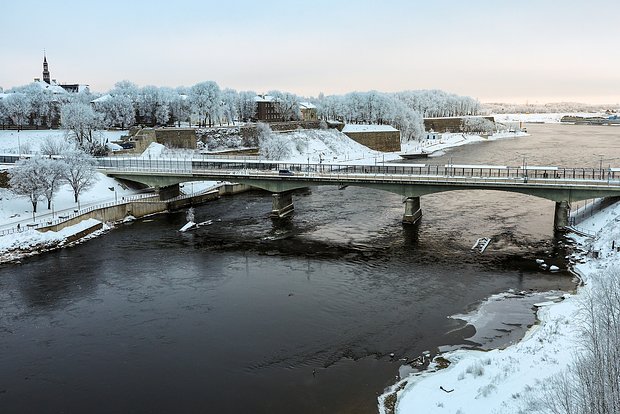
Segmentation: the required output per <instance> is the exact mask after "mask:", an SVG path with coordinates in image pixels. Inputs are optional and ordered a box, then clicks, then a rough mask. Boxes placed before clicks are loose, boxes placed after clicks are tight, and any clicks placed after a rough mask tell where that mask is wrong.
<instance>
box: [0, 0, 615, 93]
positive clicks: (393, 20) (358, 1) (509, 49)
mask: <svg viewBox="0 0 620 414" xmlns="http://www.w3.org/2000/svg"><path fill="white" fill-rule="evenodd" d="M0 2H1V8H0V20H1V22H2V23H1V25H0V28H1V30H2V40H0V60H1V62H2V63H1V64H0V86H2V87H4V88H5V89H8V88H10V87H13V86H18V85H24V84H27V83H29V82H31V81H32V80H33V78H35V77H41V76H42V75H41V71H42V59H43V50H44V49H45V51H46V53H47V59H48V62H49V65H50V72H51V76H52V78H54V79H57V80H58V81H59V82H67V83H86V84H89V85H90V86H91V89H92V90H94V91H98V92H105V91H107V90H109V89H110V88H111V87H112V86H113V85H114V83H116V82H118V81H120V80H124V79H127V80H130V81H132V82H134V83H136V84H138V85H139V86H144V85H157V86H181V85H185V86H191V85H193V84H195V83H197V82H200V81H204V80H213V81H216V82H217V83H218V84H219V85H220V87H222V88H225V87H230V88H234V89H237V90H253V91H257V92H263V91H268V90H272V89H279V90H285V91H290V92H294V93H297V94H299V95H304V96H317V95H318V94H319V93H320V92H323V93H325V94H326V95H329V94H341V93H346V92H350V91H355V90H357V91H367V90H373V89H374V90H379V91H386V92H391V91H400V90H409V89H442V90H445V91H448V92H452V93H456V94H459V95H469V96H472V97H474V98H478V99H479V100H481V101H482V102H498V101H503V102H516V103H525V102H529V103H544V102H552V101H579V102H590V103H618V102H620V53H619V52H618V51H619V47H618V42H619V41H620V24H618V15H619V12H620V5H618V4H617V3H616V2H613V1H611V0H609V1H603V0H591V1H583V0H581V1H572V0H568V1H566V0H565V1H556V0H553V1H551V0H519V1H502V0H495V1H477V0H469V1H463V0H445V1H441V0H427V1H424V2H422V1H416V0H402V1H401V0H383V1H373V0H354V1H339V0H312V1H307V0H306V1H294V0H289V1H280V0H273V1H271V0H256V1H250V0H247V1H243V0H221V1H214V0H195V1H194V0H167V1H159V0H151V1H141V0H122V1H120V0H106V1H99V0H90V1H84V0H79V1H77V0H62V1H57V2H49V1H37V0H19V1H13V0H0Z"/></svg>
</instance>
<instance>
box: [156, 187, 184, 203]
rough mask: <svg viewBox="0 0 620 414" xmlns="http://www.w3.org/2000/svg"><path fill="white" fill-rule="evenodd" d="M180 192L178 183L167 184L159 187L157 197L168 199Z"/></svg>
mask: <svg viewBox="0 0 620 414" xmlns="http://www.w3.org/2000/svg"><path fill="white" fill-rule="evenodd" d="M180 194H181V189H180V188H179V185H178V184H173V185H168V186H166V187H159V199H160V200H169V199H171V198H174V197H178V196H179V195H180Z"/></svg>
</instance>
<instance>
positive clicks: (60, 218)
mask: <svg viewBox="0 0 620 414" xmlns="http://www.w3.org/2000/svg"><path fill="white" fill-rule="evenodd" d="M152 197H156V195H155V194H153V193H148V194H135V195H130V196H123V198H121V199H120V200H115V201H110V202H107V203H103V204H95V205H91V206H88V207H84V208H79V209H75V210H74V211H73V212H72V213H67V214H63V213H62V212H60V213H58V215H57V218H52V220H49V219H47V218H42V219H39V220H36V221H33V222H31V223H25V224H24V226H22V225H21V223H19V224H20V226H19V227H17V225H16V226H14V227H10V228H8V229H3V230H0V236H6V235H9V234H16V233H23V232H26V231H30V230H36V229H38V228H40V227H47V226H54V225H56V224H60V223H63V222H65V221H69V220H71V219H73V218H75V217H79V216H81V215H83V214H86V213H90V212H91V211H94V210H97V209H100V208H105V207H112V206H117V205H122V204H127V203H130V202H136V201H142V200H144V199H145V198H152Z"/></svg>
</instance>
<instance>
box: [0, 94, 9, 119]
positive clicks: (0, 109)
mask: <svg viewBox="0 0 620 414" xmlns="http://www.w3.org/2000/svg"><path fill="white" fill-rule="evenodd" d="M9 119H10V118H9V112H8V110H7V108H6V104H5V102H4V99H0V125H6V124H8V123H9Z"/></svg>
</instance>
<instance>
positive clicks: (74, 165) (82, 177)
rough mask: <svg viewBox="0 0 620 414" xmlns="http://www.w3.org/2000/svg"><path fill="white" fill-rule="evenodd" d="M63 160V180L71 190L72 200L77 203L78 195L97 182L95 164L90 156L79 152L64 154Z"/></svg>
mask: <svg viewBox="0 0 620 414" xmlns="http://www.w3.org/2000/svg"><path fill="white" fill-rule="evenodd" d="M63 160H64V163H65V164H66V165H65V168H64V173H63V178H64V179H65V180H67V182H68V183H69V185H70V186H71V188H72V189H73V198H74V201H75V202H76V203H77V202H78V197H79V195H80V194H81V193H82V192H83V191H85V190H87V189H89V188H90V187H92V186H93V184H95V182H96V181H97V171H96V169H95V166H96V165H97V163H96V162H95V159H94V158H93V157H92V156H91V155H89V154H88V153H86V152H84V151H80V150H76V151H69V152H65V153H64V154H63Z"/></svg>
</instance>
